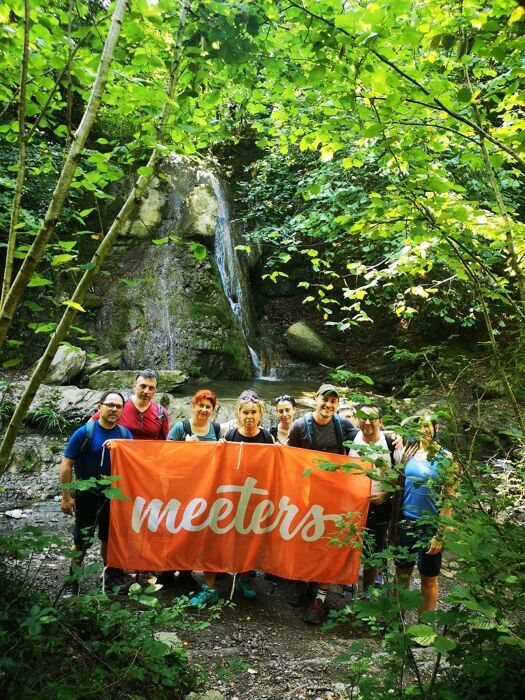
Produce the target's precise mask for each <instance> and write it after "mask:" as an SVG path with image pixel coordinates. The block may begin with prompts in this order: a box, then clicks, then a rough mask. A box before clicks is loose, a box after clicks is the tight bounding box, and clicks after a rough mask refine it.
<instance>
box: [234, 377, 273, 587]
mask: <svg viewBox="0 0 525 700" xmlns="http://www.w3.org/2000/svg"><path fill="white" fill-rule="evenodd" d="M263 415H264V401H262V399H260V398H259V397H258V396H257V394H256V393H255V392H254V391H251V390H250V389H248V390H247V391H243V392H242V394H241V395H240V396H239V398H238V400H237V404H236V406H235V417H236V419H237V427H236V428H232V429H231V430H228V432H227V433H226V435H225V436H224V437H225V439H226V441H227V442H253V443H267V444H272V445H273V444H275V440H274V439H273V436H272V435H270V432H269V431H268V430H266V428H262V427H261V421H262V417H263ZM235 588H236V590H237V591H239V593H242V595H243V596H244V597H245V598H246V600H253V599H254V598H255V597H256V596H257V592H256V591H255V589H254V588H252V586H251V585H250V578H249V573H248V572H245V573H242V574H239V575H238V577H237V581H236V583H235Z"/></svg>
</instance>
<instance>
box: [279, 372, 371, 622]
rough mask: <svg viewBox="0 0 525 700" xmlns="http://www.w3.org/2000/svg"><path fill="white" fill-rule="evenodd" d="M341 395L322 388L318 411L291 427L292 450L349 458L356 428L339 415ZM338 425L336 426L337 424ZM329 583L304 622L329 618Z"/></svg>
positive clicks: (331, 388) (325, 386) (317, 399)
mask: <svg viewBox="0 0 525 700" xmlns="http://www.w3.org/2000/svg"><path fill="white" fill-rule="evenodd" d="M338 406H339V391H338V389H337V387H335V386H333V384H323V385H321V386H320V387H319V389H318V391H317V394H316V396H315V409H314V411H312V412H311V413H307V414H306V415H304V416H303V417H302V418H299V419H298V420H295V421H294V422H293V423H292V427H291V428H290V432H289V433H288V445H289V446H290V447H303V448H305V449H308V450H320V451H321V452H331V453H332V454H346V452H347V450H346V448H345V447H344V445H343V442H346V441H353V440H354V438H355V436H356V435H357V433H358V430H357V428H356V427H355V426H354V425H353V423H351V422H350V421H349V420H348V419H347V418H343V417H341V416H338V415H337V408H338ZM336 421H337V423H336ZM329 588H330V584H328V583H320V584H319V587H318V590H317V596H316V598H315V600H313V601H312V602H311V604H310V606H309V607H308V609H307V611H306V613H305V614H304V616H303V620H304V621H305V622H307V623H308V624H311V625H320V624H321V623H322V622H323V620H324V618H325V617H326V613H327V610H326V594H327V592H328V590H329Z"/></svg>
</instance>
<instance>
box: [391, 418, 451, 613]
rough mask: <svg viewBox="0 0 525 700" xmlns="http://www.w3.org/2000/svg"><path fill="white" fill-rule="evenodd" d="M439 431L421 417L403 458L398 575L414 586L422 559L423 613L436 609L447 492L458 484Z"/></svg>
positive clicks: (433, 423)
mask: <svg viewBox="0 0 525 700" xmlns="http://www.w3.org/2000/svg"><path fill="white" fill-rule="evenodd" d="M436 433H437V423H436V421H435V420H434V418H433V417H432V416H431V415H430V414H423V415H422V416H420V417H418V419H417V437H416V439H415V440H414V441H412V442H411V443H410V444H409V445H408V446H407V447H405V450H404V452H403V457H402V460H401V462H402V464H403V465H404V467H405V468H404V474H403V477H402V482H403V481H404V483H403V488H402V491H400V494H399V496H400V508H399V509H398V518H399V535H398V542H397V544H398V545H399V548H400V549H401V548H402V551H401V552H400V554H399V556H397V557H396V558H395V564H396V577H397V580H398V582H399V583H402V584H403V585H404V586H405V587H406V588H409V586H410V577H411V576H412V571H413V569H414V565H415V563H416V561H417V565H418V570H419V574H420V577H421V594H422V596H423V601H422V603H421V605H420V606H419V614H421V613H422V612H423V611H425V610H435V608H436V603H437V599H438V593H439V586H438V576H439V573H440V571H441V560H442V550H443V541H442V537H441V534H440V530H439V518H440V516H445V517H450V514H451V508H450V502H449V500H448V496H450V495H451V494H452V493H453V491H454V486H455V483H454V482H455V469H454V465H453V462H452V457H451V455H450V453H449V452H447V451H446V450H444V449H443V448H442V447H441V445H439V443H438V442H437V441H436Z"/></svg>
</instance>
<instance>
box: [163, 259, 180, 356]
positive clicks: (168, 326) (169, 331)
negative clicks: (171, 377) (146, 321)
mask: <svg viewBox="0 0 525 700" xmlns="http://www.w3.org/2000/svg"><path fill="white" fill-rule="evenodd" d="M169 265H170V257H169V255H166V256H165V257H164V260H163V262H162V267H161V269H160V275H159V286H160V291H161V293H160V299H159V303H160V305H161V315H162V319H163V321H164V327H165V330H166V337H167V339H168V348H167V351H168V352H167V358H166V359H167V362H168V369H175V368H176V364H175V332H174V330H173V327H172V323H171V314H170V308H169V300H170V294H169V290H168V285H167V284H166V278H167V271H168V267H169Z"/></svg>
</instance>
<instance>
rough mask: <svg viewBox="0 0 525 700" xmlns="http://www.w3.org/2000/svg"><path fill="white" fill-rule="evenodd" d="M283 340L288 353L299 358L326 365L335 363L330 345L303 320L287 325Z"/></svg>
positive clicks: (335, 358)
mask: <svg viewBox="0 0 525 700" xmlns="http://www.w3.org/2000/svg"><path fill="white" fill-rule="evenodd" d="M285 340H286V346H287V348H288V351H289V352H290V354H292V355H294V357H298V358H299V359H300V360H307V361H308V362H322V363H323V364H327V365H332V364H337V361H338V358H337V355H336V354H335V352H334V351H333V350H332V348H331V347H330V345H328V343H327V342H326V340H324V339H323V338H321V336H320V335H319V333H317V331H314V329H313V328H310V326H308V325H307V324H306V323H305V322H304V321H297V323H294V324H293V325H291V326H289V328H287V330H286V334H285Z"/></svg>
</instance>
